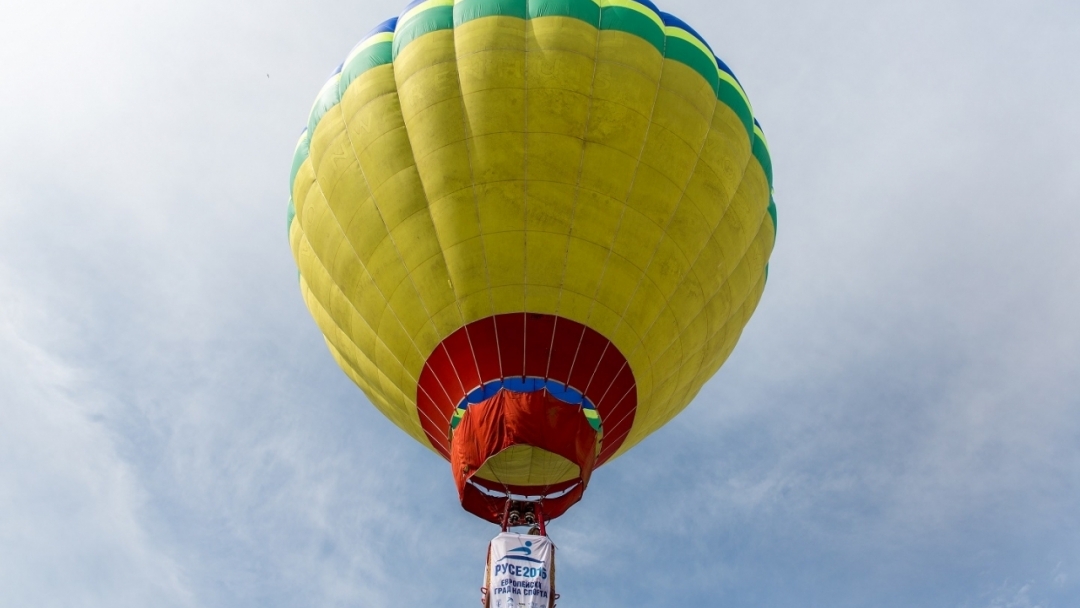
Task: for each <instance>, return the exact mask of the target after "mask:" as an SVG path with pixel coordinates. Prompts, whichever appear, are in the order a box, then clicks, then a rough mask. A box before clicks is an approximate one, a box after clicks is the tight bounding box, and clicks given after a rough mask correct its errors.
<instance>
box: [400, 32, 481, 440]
mask: <svg viewBox="0 0 1080 608" xmlns="http://www.w3.org/2000/svg"><path fill="white" fill-rule="evenodd" d="M450 35H451V37H452V38H453V42H452V43H451V44H452V46H453V47H454V59H453V63H454V73H455V75H457V74H458V64H457V42H456V40H457V37H456V31H455V28H454V27H453V26H451V27H450ZM402 50H404V49H402ZM395 60H396V58H395ZM445 63H449V61H447V62H445ZM391 65H392V64H391ZM395 73H396V70H395ZM418 73H419V71H418V72H415V73H413V74H411V75H410V76H409V77H410V78H412V77H414V76H416V75H417V74H418ZM394 88H395V90H396V89H397V88H398V84H397V81H396V79H395V87H394ZM458 95H459V96H460V97H461V103H460V107H461V112H462V121H463V122H464V121H465V100H464V96H463V95H462V91H461V79H460V76H458ZM399 99H400V96H399ZM399 107H400V102H399ZM401 122H402V124H403V125H405V134H406V138H407V139H408V141H409V150H410V152H412V150H413V146H412V138H411V137H410V136H409V126H408V124H407V123H406V121H405V118H404V112H402V120H401ZM464 135H465V147H466V153H467V155H468V156H469V181H470V187H471V188H472V193H473V203H474V205H475V206H476V219H477V226H478V230H480V237H481V238H480V249H481V251H482V252H483V255H484V271H485V278H486V279H487V281H486V282H487V290H488V297H489V299H490V297H491V295H490V294H491V279H490V276H489V275H488V272H487V250H486V245H485V243H484V239H483V231H482V228H479V226H480V208H479V205H476V189H475V179H474V177H473V167H472V157H471V151H470V150H469V143H468V137H469V131H468V125H467V124H465V129H464ZM413 163H414V165H415V164H416V156H415V152H413ZM416 175H417V179H418V180H419V181H420V185H421V189H422V190H423V192H424V198H425V199H426V205H425V208H426V209H427V212H428V216H429V217H430V218H431V225H432V230H433V232H434V233H435V238H436V240H438V241H439V249H440V250H441V251H442V252H443V263H444V264H445V265H446V276H447V277H448V278H449V281H450V288H451V291H452V292H453V294H452V295H453V297H454V305H455V308H457V311H458V317H460V319H461V324H462V326H467V325H468V322H469V320H468V319H467V318H466V317H465V311H464V310H463V309H462V306H461V303H462V298H461V296H459V294H458V288H457V286H455V285H454V280H453V277H452V276H451V274H450V265H449V263H448V262H447V261H446V257H445V249H443V245H442V241H441V240H440V239H439V231H438V229H437V228H436V224H435V216H434V214H433V213H432V211H431V200H430V198H429V197H428V194H427V188H425V187H424V176H423V174H422V173H421V172H420V171H419V167H417V172H416ZM418 293H419V292H418ZM424 311H425V312H427V313H428V320H429V321H430V322H431V323H432V325H434V318H432V317H431V313H430V312H428V311H427V308H426V306H425V308H424ZM492 312H494V303H493V302H492ZM436 331H438V326H436ZM451 333H452V332H451ZM447 337H449V334H448V335H446V336H439V338H440V345H441V344H442V341H445V340H446V338H447ZM466 337H468V333H466ZM470 351H471V339H470ZM429 356H430V355H429ZM473 364H474V365H477V364H476V360H475V354H474V357H473ZM450 365H451V367H452V368H453V370H454V374H455V375H456V376H458V383H459V384H461V378H460V374H458V371H457V364H456V363H455V362H454V360H453V359H452V358H451V359H450ZM477 371H478V372H479V366H478V365H477ZM443 390H444V391H445V390H446V388H445V387H443ZM450 401H451V402H452V401H453V399H450ZM447 423H448V424H449V420H448V421H447Z"/></svg>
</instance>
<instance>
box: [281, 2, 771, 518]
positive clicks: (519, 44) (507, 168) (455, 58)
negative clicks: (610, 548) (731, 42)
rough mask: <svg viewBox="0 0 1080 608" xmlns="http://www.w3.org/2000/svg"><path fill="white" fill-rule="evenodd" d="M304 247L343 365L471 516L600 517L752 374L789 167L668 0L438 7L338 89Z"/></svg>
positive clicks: (299, 155)
mask: <svg viewBox="0 0 1080 608" xmlns="http://www.w3.org/2000/svg"><path fill="white" fill-rule="evenodd" d="M291 179H292V198H291V200H290V205H289V239H290V242H291V245H292V250H293V253H294V255H295V258H296V262H297V265H298V266H299V269H300V286H301V291H302V293H303V296H304V299H305V301H306V303H307V305H308V307H309V309H310V310H311V313H312V315H313V316H314V318H315V321H316V322H317V323H318V325H319V328H320V329H321V330H322V332H323V334H324V335H325V337H326V342H327V344H328V346H329V348H330V351H331V353H332V354H333V356H334V357H335V359H336V360H337V362H338V363H339V364H340V365H341V367H342V369H343V370H345V372H346V373H347V374H348V375H349V376H350V377H351V378H352V380H353V381H354V382H356V384H357V385H358V386H359V387H360V388H361V389H363V391H364V393H365V394H366V395H367V396H368V398H369V399H370V400H371V402H372V403H373V404H375V406H376V407H377V408H379V410H380V411H381V412H382V413H383V414H384V415H385V416H386V417H387V418H389V419H390V420H392V421H393V422H394V423H395V424H396V425H397V426H399V427H400V428H401V429H402V430H404V431H405V432H406V433H408V434H409V435H411V436H412V437H413V438H415V439H416V440H417V441H419V442H421V443H422V444H424V445H425V446H428V447H430V448H431V449H432V450H434V451H435V452H437V453H439V454H441V455H443V456H444V457H445V458H447V459H448V460H450V461H451V462H452V464H453V472H454V476H455V481H456V483H457V485H458V489H459V492H460V493H461V499H462V503H463V504H464V505H465V507H466V508H467V509H468V510H470V511H471V512H473V513H475V514H477V515H479V516H481V517H484V518H487V519H491V520H495V519H497V518H498V517H499V515H498V513H499V509H500V508H501V507H500V505H501V504H502V502H500V501H505V500H506V497H507V496H512V497H519V498H521V497H526V498H530V499H532V500H537V501H546V503H547V505H548V506H547V507H546V509H545V510H546V514H547V515H548V517H549V518H550V517H553V516H557V515H558V514H560V513H562V512H563V511H565V509H566V508H568V507H569V506H570V505H571V504H573V503H574V502H576V501H577V500H578V499H579V498H580V496H581V493H582V492H583V491H584V488H585V486H586V485H587V483H588V480H589V475H590V473H591V471H592V470H593V469H594V468H595V467H597V466H599V465H601V464H603V463H604V462H606V461H608V460H610V459H612V458H615V457H617V456H619V455H620V454H622V453H624V452H625V451H626V450H628V449H630V448H631V447H633V446H634V445H635V444H637V443H638V442H640V441H641V440H642V439H644V438H645V437H646V436H647V435H649V434H650V433H652V432H653V431H655V430H656V429H658V428H660V427H661V426H662V425H664V424H665V423H666V422H668V421H669V420H671V419H672V417H674V416H675V415H676V414H678V413H679V412H680V411H682V409H683V408H685V407H686V405H687V404H688V403H689V402H690V401H691V400H692V399H693V398H694V396H695V395H696V394H697V393H698V391H699V390H700V389H701V387H702V385H703V384H704V383H705V382H706V381H707V380H708V379H709V378H710V377H711V376H712V375H713V374H714V373H715V372H716V371H717V370H718V369H719V367H720V366H721V364H723V362H724V361H725V360H726V358H727V357H728V355H729V354H730V353H731V351H732V349H733V348H734V347H735V343H736V342H737V341H738V339H739V336H740V334H741V333H742V330H743V327H744V326H745V325H746V323H747V321H748V320H749V318H750V315H751V314H752V313H753V311H754V309H755V307H756V306H757V304H758V301H759V299H760V297H761V294H762V290H763V289H764V286H765V281H766V276H767V265H768V260H769V255H770V253H771V252H772V248H773V242H774V237H775V233H776V211H775V205H774V204H773V202H772V195H771V193H772V186H771V182H772V167H771V162H770V160H769V153H768V148H767V146H766V143H765V138H764V136H763V134H762V132H761V129H760V127H759V126H758V125H757V123H756V121H755V120H754V117H753V113H752V110H751V107H750V103H749V101H748V100H747V97H746V94H745V92H744V91H743V88H742V86H741V85H740V84H739V81H738V80H737V79H736V78H735V76H734V75H733V74H732V72H731V70H729V69H728V67H727V66H726V65H725V64H724V63H723V62H721V61H720V60H719V59H717V58H716V56H715V55H714V54H713V51H712V50H711V48H710V47H709V45H708V44H707V43H706V42H705V41H704V40H703V39H702V38H701V37H700V36H699V35H698V34H697V33H696V32H695V31H694V30H693V29H692V28H691V27H690V26H688V25H687V24H685V23H684V22H682V21H681V20H679V19H677V18H675V17H673V16H671V15H668V14H666V13H663V12H661V11H659V10H658V9H657V8H656V7H655V6H654V5H652V4H651V3H650V2H647V1H644V0H640V1H639V0H456V1H455V0H421V1H418V2H413V3H412V4H411V5H409V6H408V7H406V9H405V11H404V12H403V13H402V14H401V16H400V17H399V18H396V19H392V20H390V21H387V22H385V23H383V24H382V25H380V26H379V27H377V28H376V29H375V30H373V31H372V32H371V33H369V34H368V35H367V36H366V37H365V38H364V39H363V40H362V41H361V42H360V43H359V44H358V45H357V46H356V47H355V48H354V49H353V51H352V52H351V53H349V55H348V57H347V58H346V59H345V61H344V63H343V64H342V66H341V67H340V68H339V69H338V70H337V71H336V73H335V74H334V75H333V77H332V78H331V79H330V80H329V81H328V82H327V83H326V85H325V86H324V87H323V89H322V91H321V92H320V93H319V95H318V98H317V100H316V102H315V105H314V107H313V108H312V111H311V115H310V117H309V119H308V125H307V128H306V129H305V130H304V133H303V135H302V136H301V138H300V142H299V145H298V146H297V151H296V155H295V160H294V163H293V170H292V178H291Z"/></svg>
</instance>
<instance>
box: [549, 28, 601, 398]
mask: <svg viewBox="0 0 1080 608" xmlns="http://www.w3.org/2000/svg"><path fill="white" fill-rule="evenodd" d="M603 19H604V13H603V11H602V10H599V11H597V17H596V24H595V27H596V45H595V46H594V47H593V57H592V61H593V70H592V80H591V81H590V83H589V97H588V99H589V107H588V110H586V112H585V128H584V129H583V130H582V133H581V156H580V157H579V158H578V170H577V180H576V182H575V183H574V203H573V205H571V207H570V220H569V222H568V223H567V229H566V251H565V252H564V253H563V268H562V274H561V275H560V277H559V296H558V298H556V300H555V313H556V314H559V313H560V312H561V311H562V297H563V291H565V289H566V272H567V270H568V269H569V268H570V244H571V243H573V242H574V221H575V220H576V219H577V210H578V205H579V204H580V203H581V190H582V188H581V179H582V176H583V175H584V173H585V152H586V150H587V149H588V143H589V124H590V122H592V111H593V105H594V104H593V97H594V96H595V94H596V70H597V66H598V65H599V63H600V62H599V61H598V57H599V55H600V24H601V22H602V21H603ZM582 320H583V321H584V320H586V319H582ZM582 336H584V333H582ZM578 348H581V342H580V340H579V341H578ZM574 361H575V362H576V361H577V352H576V351H575V352H574ZM573 368H574V366H573V364H571V365H570V369H571V371H573ZM567 377H568V378H569V376H567Z"/></svg>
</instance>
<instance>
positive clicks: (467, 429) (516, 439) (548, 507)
mask: <svg viewBox="0 0 1080 608" xmlns="http://www.w3.org/2000/svg"><path fill="white" fill-rule="evenodd" d="M598 448H599V441H598V437H597V432H596V431H595V430H593V428H592V426H591V425H590V424H589V421H588V418H587V417H586V416H584V415H583V414H582V408H581V406H571V405H568V404H567V403H565V402H563V401H561V400H559V399H557V398H556V397H554V396H553V395H551V394H550V393H548V392H547V391H537V392H533V393H517V392H513V391H508V390H506V389H502V390H500V391H499V392H498V393H497V394H495V395H494V396H493V397H491V398H490V399H487V400H485V401H483V402H481V403H477V404H475V405H473V406H472V407H470V408H469V411H468V413H467V414H466V415H465V416H464V418H462V420H461V424H459V425H458V427H457V429H456V430H455V431H454V434H453V440H452V442H451V457H450V467H451V470H452V472H453V476H454V482H455V484H456V485H457V487H458V495H459V497H460V499H461V506H462V507H464V508H465V510H466V511H469V512H470V513H472V514H473V515H476V516H477V517H480V518H482V519H486V520H488V521H491V522H493V523H498V522H499V521H501V518H502V511H503V507H504V506H505V504H506V500H507V498H512V499H514V500H520V501H529V502H541V501H542V502H543V503H544V513H545V515H546V517H547V518H548V519H554V518H555V517H558V516H559V515H562V514H563V513H564V512H566V510H567V509H569V508H570V507H571V506H572V505H573V504H574V503H576V502H577V501H579V500H580V499H581V496H582V494H583V493H584V491H585V487H586V486H587V485H588V483H589V477H590V476H591V474H592V470H593V468H595V466H596V456H597V453H598V452H599V449H598Z"/></svg>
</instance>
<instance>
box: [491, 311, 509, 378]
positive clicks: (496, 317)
mask: <svg viewBox="0 0 1080 608" xmlns="http://www.w3.org/2000/svg"><path fill="white" fill-rule="evenodd" d="M500 316H502V315H492V316H491V324H492V325H494V326H495V354H496V356H497V357H498V361H499V378H505V377H506V374H505V372H503V362H502V346H500V345H499V317H500Z"/></svg>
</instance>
